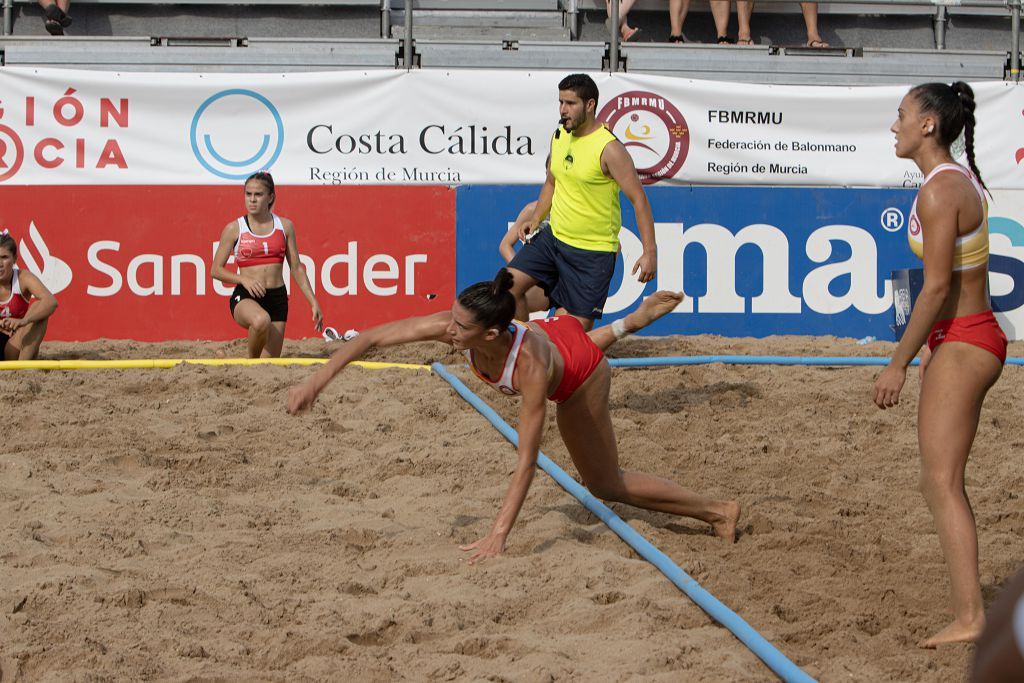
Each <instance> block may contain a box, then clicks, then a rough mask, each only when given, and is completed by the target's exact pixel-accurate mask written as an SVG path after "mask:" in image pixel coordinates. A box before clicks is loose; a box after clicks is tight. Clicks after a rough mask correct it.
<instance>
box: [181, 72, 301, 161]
mask: <svg viewBox="0 0 1024 683" xmlns="http://www.w3.org/2000/svg"><path fill="white" fill-rule="evenodd" d="M189 137H190V139H191V143H192V153H193V154H195V156H196V160H197V161H199V163H200V164H201V165H202V166H203V168H205V169H206V170H207V171H209V172H210V173H212V174H214V175H216V176H220V177H221V178H227V179H229V180H244V179H245V178H248V177H249V176H250V175H252V174H253V173H254V172H256V171H259V170H261V169H269V168H270V167H271V166H273V164H274V162H276V161H277V158H278V157H279V156H280V155H281V149H282V148H283V147H284V124H283V123H282V122H281V115H280V114H279V113H278V111H277V108H276V107H275V106H274V105H273V104H272V103H271V101H270V100H268V99H267V98H266V97H264V96H263V95H261V94H259V93H258V92H254V91H252V90H244V89H240V88H232V89H230V90H223V91H221V92H219V93H217V94H216V95H212V96H210V97H209V98H208V99H207V100H206V101H205V102H203V103H202V104H201V105H199V109H197V110H196V113H195V116H193V117H192V127H191V129H190V135H189Z"/></svg>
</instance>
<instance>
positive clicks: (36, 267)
mask: <svg viewBox="0 0 1024 683" xmlns="http://www.w3.org/2000/svg"><path fill="white" fill-rule="evenodd" d="M28 236H29V238H30V239H31V240H32V245H31V248H29V245H27V244H26V243H25V240H24V238H23V239H22V240H21V242H20V243H19V245H18V254H20V255H21V258H22V259H24V261H25V265H26V266H28V269H29V270H31V271H32V272H33V273H34V274H35V275H36V276H37V277H38V278H39V279H40V280H42V282H43V284H44V285H46V288H47V289H49V290H50V291H51V292H53V293H54V294H56V293H57V292H59V291H61V290H64V289H67V287H68V285H70V284H71V278H72V274H71V266H69V265H68V264H67V263H66V262H64V261H62V260H60V259H59V258H57V257H56V256H54V255H53V254H51V253H50V249H49V247H47V246H46V241H45V240H43V236H42V235H41V234H39V229H38V228H36V224H35V223H34V222H32V223H29V226H28ZM33 251H34V252H35V253H36V254H38V257H39V260H38V261H37V260H36V257H35V256H33Z"/></svg>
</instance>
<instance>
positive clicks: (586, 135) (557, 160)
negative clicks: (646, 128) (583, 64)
mask: <svg viewBox="0 0 1024 683" xmlns="http://www.w3.org/2000/svg"><path fill="white" fill-rule="evenodd" d="M597 98H598V92H597V84H596V83H594V79H592V78H591V77H590V76H587V75H586V74H571V75H569V76H566V77H565V78H563V79H562V81H561V82H560V83H559V84H558V111H559V114H560V116H561V125H560V126H559V128H558V130H556V131H555V134H554V135H553V136H552V138H551V152H550V154H549V155H548V172H547V179H546V180H545V182H544V186H543V187H542V188H541V190H540V197H539V198H538V199H537V207H536V208H535V209H534V211H533V216H532V217H531V218H530V219H529V220H527V221H526V222H525V223H524V224H523V226H522V227H521V228H520V231H519V238H520V240H522V241H523V242H524V243H525V246H524V247H523V248H522V249H520V250H519V253H518V254H516V256H515V258H514V259H512V262H511V263H509V270H510V271H511V272H512V275H513V277H514V278H515V282H514V285H513V288H512V293H513V294H514V295H515V297H516V317H517V318H518V319H520V320H526V319H527V318H528V315H529V313H528V311H527V307H526V297H525V293H526V290H528V289H529V288H530V287H533V286H534V285H540V286H541V287H542V288H543V289H544V291H545V292H546V293H547V295H548V297H549V298H550V299H551V303H552V305H553V306H554V307H556V308H557V309H558V310H557V314H560V315H564V314H566V313H568V314H569V315H571V316H573V317H575V318H578V319H579V320H580V322H582V323H583V327H584V328H585V329H587V330H589V329H591V328H592V327H593V326H594V320H595V319H596V318H600V317H601V315H602V314H603V312H604V302H605V300H606V299H607V298H608V286H609V285H610V284H611V279H612V273H613V272H614V270H615V255H616V253H618V249H619V230H620V229H621V228H622V215H621V212H620V210H619V190H620V188H621V190H622V192H623V194H625V195H626V198H627V199H629V201H630V202H631V203H632V204H633V209H634V211H635V212H636V222H637V227H638V228H639V229H640V240H641V242H642V243H643V248H644V251H643V254H642V255H641V256H640V258H639V260H637V262H636V264H635V265H634V266H633V270H632V273H633V274H634V275H637V276H638V279H639V280H640V282H650V281H651V280H652V279H653V278H654V275H655V273H656V271H657V263H658V248H657V245H656V244H655V241H654V219H653V217H652V216H651V205H650V204H649V203H648V202H647V195H646V194H645V193H644V189H643V186H642V185H641V184H640V178H639V177H638V176H637V174H636V167H635V166H633V159H632V158H631V157H630V156H629V152H627V151H626V148H625V147H624V146H623V145H622V143H621V142H619V141H618V139H616V137H615V136H614V135H613V134H612V132H611V131H609V130H608V129H607V128H606V127H605V126H604V124H602V123H599V122H598V121H597V119H596V114H597ZM549 213H550V223H551V229H550V230H541V231H539V232H537V231H536V229H537V226H538V225H539V224H540V221H541V220H543V219H544V217H545V216H547V215H548V214H549ZM627 267H628V265H627Z"/></svg>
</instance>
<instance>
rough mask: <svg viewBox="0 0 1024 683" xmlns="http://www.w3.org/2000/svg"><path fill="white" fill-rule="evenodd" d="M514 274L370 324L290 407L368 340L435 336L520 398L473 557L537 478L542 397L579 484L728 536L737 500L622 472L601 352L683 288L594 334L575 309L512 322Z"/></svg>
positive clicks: (500, 540) (506, 528)
mask: <svg viewBox="0 0 1024 683" xmlns="http://www.w3.org/2000/svg"><path fill="white" fill-rule="evenodd" d="M511 288H512V274H511V273H509V272H508V270H506V269H504V268H502V269H501V270H500V271H499V272H498V276H497V277H496V278H495V279H494V281H491V282H479V283H477V284H475V285H471V286H470V287H467V288H466V289H465V290H463V291H462V293H461V294H459V297H458V299H456V301H455V303H454V304H453V305H452V308H451V310H448V311H443V312H441V313H435V314H433V315H428V316H423V317H419V318H406V319H404V320H399V321H396V322H392V323H387V324H385V325H379V326H377V327H373V328H371V329H369V330H366V331H365V332H363V333H362V334H360V335H359V336H358V337H356V338H355V339H353V340H352V341H350V342H348V343H347V344H345V345H344V346H343V347H341V348H340V349H339V350H338V351H336V352H335V353H334V355H333V356H331V360H330V361H329V362H328V363H327V364H326V365H324V366H323V367H321V368H320V369H319V370H317V372H316V373H314V374H313V375H312V376H311V377H310V378H309V379H308V380H306V382H304V383H303V384H302V385H300V386H297V387H293V388H292V389H291V391H290V392H289V394H288V410H289V412H292V413H296V412H298V411H300V410H303V409H305V408H308V407H309V406H311V405H312V404H313V401H314V400H316V397H317V395H318V394H319V393H320V392H321V391H322V390H323V388H324V387H325V386H326V385H327V383H328V382H329V381H331V379H332V378H333V377H334V376H335V375H337V374H338V373H339V372H341V371H342V369H343V368H344V367H345V366H346V365H347V364H348V363H350V362H352V361H354V360H356V359H357V358H359V357H360V356H362V355H363V354H364V353H366V352H367V351H368V350H370V349H371V348H373V347H380V346H394V345H396V344H405V343H408V342H415V341H431V340H432V341H439V342H442V343H444V344H449V345H451V346H453V347H454V348H455V349H457V350H460V351H463V352H464V353H466V355H467V356H468V357H469V361H470V365H471V366H472V368H473V371H474V372H475V373H476V375H477V376H478V377H480V378H481V379H482V380H483V381H484V382H486V383H487V384H490V385H491V386H493V387H494V388H496V389H498V390H499V391H501V392H502V393H505V394H508V395H514V396H521V397H522V403H521V404H520V409H519V428H518V431H519V458H518V462H517V464H516V467H515V470H514V472H513V474H512V482H511V484H510V485H509V488H508V491H507V492H506V494H505V500H504V502H503V503H502V506H501V510H500V511H499V513H498V517H497V520H496V521H495V523H494V526H493V527H492V528H491V531H490V533H489V534H487V536H485V537H484V538H482V539H480V540H479V541H477V542H475V543H472V544H470V545H467V546H463V547H462V549H463V550H467V551H472V555H471V556H470V561H471V562H475V561H477V560H483V559H486V558H488V557H493V556H495V555H499V554H501V552H502V551H503V550H504V549H505V540H506V538H507V537H508V534H509V532H510V531H511V529H512V525H513V524H514V523H515V520H516V517H517V516H518V515H519V510H520V508H521V507H522V505H523V501H524V500H525V499H526V492H527V491H528V490H529V488H530V483H531V482H532V481H533V474H534V471H535V469H536V464H537V451H538V449H539V448H540V441H541V436H542V435H543V432H544V422H545V420H544V416H545V411H546V406H547V400H549V399H550V400H551V401H554V402H555V404H556V412H557V416H558V431H559V432H560V433H561V436H562V441H563V442H564V443H565V446H566V448H567V449H568V451H569V454H570V455H571V456H572V460H573V463H574V464H575V465H576V469H577V470H578V471H579V473H580V476H581V477H582V479H583V483H584V484H585V485H586V487H587V488H588V489H590V491H591V492H592V493H593V494H594V495H595V496H598V497H600V498H603V499H605V500H612V501H618V502H623V503H629V504H630V505H635V506H637V507H642V508H647V509H649V510H659V511H661V512H668V513H671V514H676V515H683V516H686V517H694V518H696V519H699V520H702V521H704V522H707V523H708V524H710V525H711V528H712V530H713V531H714V533H715V534H716V535H717V536H719V537H721V538H724V539H728V540H729V541H732V540H733V539H734V538H735V534H736V522H737V521H738V519H739V516H740V506H739V504H738V503H737V502H736V501H723V500H711V499H710V498H706V497H704V496H702V495H699V494H697V493H694V492H692V491H688V490H687V489H684V488H682V487H681V486H679V485H678V484H675V483H673V482H671V481H668V480H666V479H661V478H660V477H655V476H652V475H650V474H642V473H639V472H628V471H623V470H622V469H620V468H619V454H618V450H617V447H616V443H615V432H614V430H613V429H612V419H611V414H610V413H609V410H608V392H609V386H610V383H611V368H610V367H609V366H608V361H607V360H605V358H604V354H603V350H604V349H607V348H608V347H609V346H611V345H612V344H613V343H615V341H616V340H617V339H620V338H621V337H623V336H625V335H626V334H630V333H632V332H635V331H637V330H639V329H641V328H643V327H645V326H647V325H649V324H650V323H652V322H653V321H655V320H657V319H658V318H660V317H661V316H663V315H665V314H666V313H668V312H670V311H672V310H673V309H674V308H675V307H676V306H677V305H678V304H679V302H680V301H682V294H675V293H672V292H657V293H655V294H654V295H653V296H651V297H649V298H647V299H646V300H645V301H644V302H643V304H641V306H640V308H639V309H637V310H636V311H635V312H633V313H631V314H630V315H628V316H626V317H625V318H622V319H621V320H617V321H615V323H614V324H612V325H608V326H605V327H600V328H598V329H595V330H592V331H591V332H589V333H588V332H585V331H584V329H583V325H582V324H581V323H580V322H579V320H577V319H576V318H573V317H572V316H560V317H558V318H552V319H549V320H545V321H541V322H531V323H521V322H518V321H514V320H513V319H512V318H513V315H514V314H515V310H516V300H515V297H514V296H512V293H511Z"/></svg>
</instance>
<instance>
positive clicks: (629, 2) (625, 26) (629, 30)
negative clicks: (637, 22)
mask: <svg viewBox="0 0 1024 683" xmlns="http://www.w3.org/2000/svg"><path fill="white" fill-rule="evenodd" d="M634 4H636V0H619V35H620V36H621V37H622V39H623V40H629V39H630V38H632V37H633V36H634V35H636V32H637V31H639V30H640V29H637V28H633V27H631V26H630V25H629V23H628V22H627V21H626V17H627V16H628V15H629V10H631V9H633V5H634ZM604 5H605V7H606V8H607V10H608V17H609V19H610V18H611V16H612V3H611V0H604Z"/></svg>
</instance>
